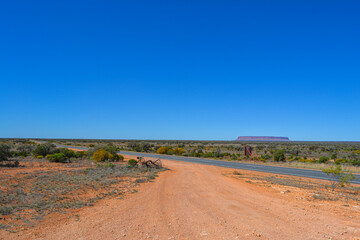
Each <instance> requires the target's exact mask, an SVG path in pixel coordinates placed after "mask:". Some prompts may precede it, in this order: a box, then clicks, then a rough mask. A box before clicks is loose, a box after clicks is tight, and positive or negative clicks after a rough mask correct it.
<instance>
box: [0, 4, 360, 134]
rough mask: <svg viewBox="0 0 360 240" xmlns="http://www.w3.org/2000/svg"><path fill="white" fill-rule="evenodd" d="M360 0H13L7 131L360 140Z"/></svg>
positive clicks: (3, 13)
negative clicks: (359, 11) (359, 12)
mask: <svg viewBox="0 0 360 240" xmlns="http://www.w3.org/2000/svg"><path fill="white" fill-rule="evenodd" d="M359 9H360V2H359V1H89V0H87V1H7V2H5V1H3V2H1V3H0V31H1V33H0V34H1V35H0V36H1V37H0V86H1V87H0V109H1V113H0V137H26V138H27V137H29V138H31V137H43V138H116V139H206V140H210V139H213V140H233V139H235V138H236V137H237V136H247V135H250V136H259V135H260V136H262V135H264V136H287V137H289V138H290V139H292V140H334V141H360V111H359V109H360V108H359V106H360V44H359V43H360V31H359V29H360V15H359V14H358V10H359Z"/></svg>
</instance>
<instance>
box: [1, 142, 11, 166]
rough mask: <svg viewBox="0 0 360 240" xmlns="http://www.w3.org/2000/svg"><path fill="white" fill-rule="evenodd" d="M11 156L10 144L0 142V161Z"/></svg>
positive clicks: (6, 159)
mask: <svg viewBox="0 0 360 240" xmlns="http://www.w3.org/2000/svg"><path fill="white" fill-rule="evenodd" d="M9 157H11V152H10V146H9V145H7V144H4V143H1V144H0V162H2V161H8V160H9Z"/></svg>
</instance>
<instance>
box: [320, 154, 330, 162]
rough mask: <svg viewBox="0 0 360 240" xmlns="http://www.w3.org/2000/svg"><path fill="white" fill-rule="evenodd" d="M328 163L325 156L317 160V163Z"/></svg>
mask: <svg viewBox="0 0 360 240" xmlns="http://www.w3.org/2000/svg"><path fill="white" fill-rule="evenodd" d="M328 161H329V158H328V157H326V156H321V157H320V158H319V160H318V162H319V163H327V162H328Z"/></svg>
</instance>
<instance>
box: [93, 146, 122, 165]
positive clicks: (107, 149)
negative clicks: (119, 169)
mask: <svg viewBox="0 0 360 240" xmlns="http://www.w3.org/2000/svg"><path fill="white" fill-rule="evenodd" d="M100 149H102V150H104V151H105V152H107V154H111V155H107V156H108V157H107V158H106V156H105V158H106V159H105V160H101V161H106V160H111V161H119V160H120V157H119V155H118V154H117V151H118V148H117V147H116V146H114V145H111V144H108V145H105V146H101V145H98V146H94V147H93V148H91V149H89V150H88V151H87V155H88V156H89V157H93V159H94V154H95V153H96V152H97V151H98V150H100ZM103 154H104V153H103ZM95 161H97V160H95Z"/></svg>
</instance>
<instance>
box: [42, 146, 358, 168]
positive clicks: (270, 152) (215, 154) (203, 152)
mask: <svg viewBox="0 0 360 240" xmlns="http://www.w3.org/2000/svg"><path fill="white" fill-rule="evenodd" d="M49 141H50V142H52V143H56V144H61V145H65V146H78V147H90V148H92V149H96V148H99V146H111V148H112V151H121V150H123V151H134V152H145V153H157V154H164V155H177V156H187V157H199V158H207V159H216V160H225V161H242V162H254V163H260V164H270V165H278V166H290V167H299V168H310V169H318V170H322V169H324V168H327V167H328V166H335V165H341V166H342V168H343V169H344V170H346V171H349V172H353V173H360V142H238V141H175V140H174V141H169V140H167V141H165V140H157V141H155V140H147V141H144V140H142V141H140V140H71V139H64V140H61V139H60V140H59V139H56V140H54V139H53V140H51V139H50V140H49ZM245 146H251V147H252V149H253V150H252V151H253V153H254V154H253V155H252V156H244V148H245ZM94 147H95V148H94Z"/></svg>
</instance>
